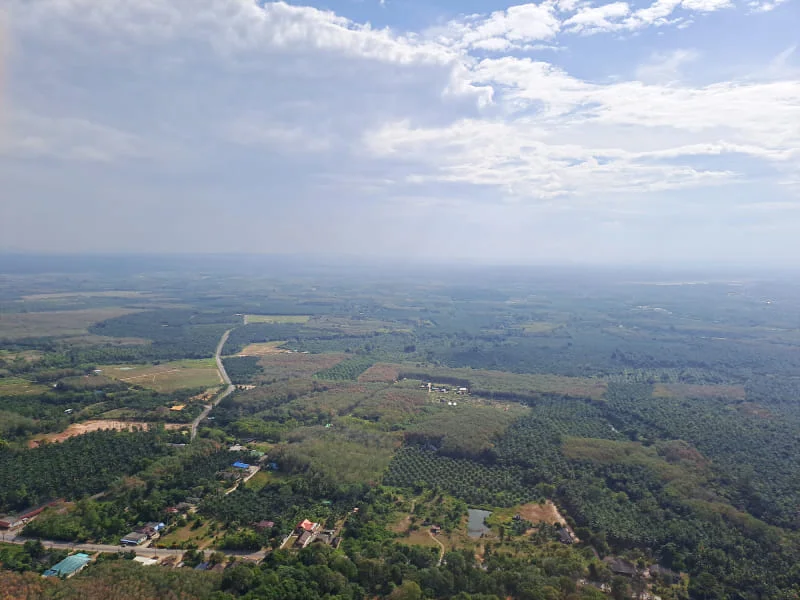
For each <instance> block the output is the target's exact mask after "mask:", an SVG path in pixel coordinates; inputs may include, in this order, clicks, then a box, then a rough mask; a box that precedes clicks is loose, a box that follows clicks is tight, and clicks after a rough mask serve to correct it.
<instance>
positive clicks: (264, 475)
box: [244, 471, 272, 492]
mask: <svg viewBox="0 0 800 600" xmlns="http://www.w3.org/2000/svg"><path fill="white" fill-rule="evenodd" d="M271 479H272V474H271V473H268V472H267V471H259V472H258V473H256V474H255V475H253V476H252V477H251V478H250V479H248V480H247V482H246V483H245V484H244V487H246V488H247V489H248V490H253V491H254V492H258V491H259V490H261V489H262V488H263V487H264V486H265V485H267V484H268V483H269V482H270V480H271Z"/></svg>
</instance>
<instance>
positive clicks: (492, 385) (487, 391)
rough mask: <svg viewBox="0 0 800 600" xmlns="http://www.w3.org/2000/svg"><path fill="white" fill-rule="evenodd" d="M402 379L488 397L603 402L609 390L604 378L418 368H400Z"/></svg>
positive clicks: (402, 366) (484, 370) (401, 366)
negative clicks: (550, 396) (551, 397)
mask: <svg viewBox="0 0 800 600" xmlns="http://www.w3.org/2000/svg"><path fill="white" fill-rule="evenodd" d="M399 371H400V377H407V378H408V379H415V380H420V381H431V382H434V383H441V384H448V385H450V386H456V385H457V386H462V385H463V386H465V387H468V388H470V392H471V393H472V394H473V395H479V396H486V397H488V398H507V399H522V398H536V397H537V396H540V395H542V394H553V395H561V396H569V397H572V398H591V399H592V400H602V399H603V397H604V396H605V393H606V389H607V388H608V384H607V382H605V381H604V380H602V379H594V378H589V377H565V376H562V375H550V374H521V373H508V372H504V371H490V370H486V369H469V368H460V369H450V368H445V367H435V368H429V369H428V368H416V367H411V366H410V365H409V366H405V365H400V367H399Z"/></svg>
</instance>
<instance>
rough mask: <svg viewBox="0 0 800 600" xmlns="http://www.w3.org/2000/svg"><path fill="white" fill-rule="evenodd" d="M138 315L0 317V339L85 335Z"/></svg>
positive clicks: (113, 311)
mask: <svg viewBox="0 0 800 600" xmlns="http://www.w3.org/2000/svg"><path fill="white" fill-rule="evenodd" d="M137 312H141V311H140V310H137V309H133V308H87V309H82V310H60V311H52V312H36V313H7V314H3V315H0V339H24V338H33V337H63V336H69V335H83V334H86V333H88V328H89V326H90V325H94V324H95V323H99V322H100V321H105V320H107V319H113V318H114V317H121V316H124V315H129V314H132V313H137Z"/></svg>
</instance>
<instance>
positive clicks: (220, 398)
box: [191, 329, 236, 439]
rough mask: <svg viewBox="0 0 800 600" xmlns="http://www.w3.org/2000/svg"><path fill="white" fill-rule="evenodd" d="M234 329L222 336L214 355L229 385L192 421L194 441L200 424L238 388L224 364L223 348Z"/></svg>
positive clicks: (225, 381)
mask: <svg viewBox="0 0 800 600" xmlns="http://www.w3.org/2000/svg"><path fill="white" fill-rule="evenodd" d="M231 331H233V329H228V331H226V332H225V333H223V334H222V337H221V338H220V339H219V344H217V351H216V352H215V353H214V359H215V360H216V361H217V370H218V371H219V374H220V377H222V381H223V382H224V383H226V384H227V385H228V387H226V388H225V390H224V391H223V392H221V393H220V394H219V395H218V396H217V397H216V398H215V399H214V402H212V403H211V404H209V405H208V406H206V407H205V408H204V409H203V412H201V413H200V415H199V416H198V417H197V418H196V419H195V420H194V421H192V438H191V439H194V438H195V437H197V427H198V426H199V425H200V423H201V422H202V421H203V419H205V418H206V417H207V416H208V413H210V412H211V410H212V409H213V408H214V407H215V406H216V405H217V404H219V403H220V402H222V401H223V400H224V399H225V398H227V397H228V396H229V395H230V394H231V392H233V390H235V389H236V387H235V386H234V385H233V384H232V383H231V378H230V377H228V372H227V371H226V370H225V365H223V364H222V348H223V347H224V346H225V342H227V341H228V336H229V335H230V334H231Z"/></svg>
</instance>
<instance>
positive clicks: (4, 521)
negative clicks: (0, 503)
mask: <svg viewBox="0 0 800 600" xmlns="http://www.w3.org/2000/svg"><path fill="white" fill-rule="evenodd" d="M63 501H64V499H63V498H60V499H58V500H52V501H50V502H46V503H45V504H42V505H40V506H37V507H35V508H29V509H27V510H24V511H22V512H20V513H18V514H16V515H6V516H3V517H0V529H16V528H17V527H21V526H23V525H25V524H26V523H27V522H28V521H30V520H31V519H33V518H34V517H37V516H38V515H39V514H40V513H41V512H42V511H44V509H45V508H47V507H48V506H55V505H56V504H58V503H59V502H63Z"/></svg>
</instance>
